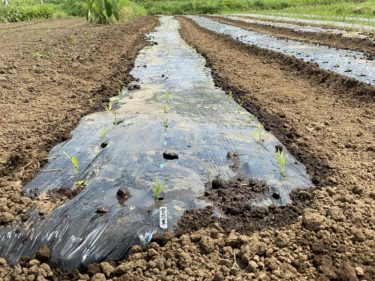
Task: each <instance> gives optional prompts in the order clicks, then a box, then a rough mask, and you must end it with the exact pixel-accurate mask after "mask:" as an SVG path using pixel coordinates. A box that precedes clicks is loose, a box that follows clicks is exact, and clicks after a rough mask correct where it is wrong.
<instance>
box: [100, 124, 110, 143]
mask: <svg viewBox="0 0 375 281" xmlns="http://www.w3.org/2000/svg"><path fill="white" fill-rule="evenodd" d="M108 132H109V127H107V128H105V129H104V130H103V131H102V132H101V134H100V137H101V142H102V143H103V142H104V141H105V139H106V137H107V135H108Z"/></svg>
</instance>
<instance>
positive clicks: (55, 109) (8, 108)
mask: <svg viewBox="0 0 375 281" xmlns="http://www.w3.org/2000/svg"><path fill="white" fill-rule="evenodd" d="M157 24H158V20H157V19H156V18H154V17H144V18H140V19H137V20H133V21H130V22H127V23H120V24H113V25H104V26H100V25H90V24H88V23H86V22H85V20H83V19H69V20H49V21H36V22H29V23H17V24H0V38H1V40H0V49H1V53H0V88H1V91H0V115H1V122H0V202H1V204H0V225H1V224H8V223H11V222H13V221H16V220H19V219H24V218H26V211H27V210H28V209H29V207H31V206H32V205H34V204H36V206H37V207H38V208H39V210H40V213H41V214H44V213H47V212H49V211H50V210H51V209H52V208H54V207H55V206H56V205H58V204H59V203H60V202H61V201H63V197H64V196H58V198H55V199H56V200H49V198H48V197H49V196H47V197H43V198H34V199H31V198H29V197H26V196H24V195H23V194H22V186H23V184H24V183H25V182H27V181H28V180H29V179H30V178H31V177H32V176H33V175H34V174H35V173H36V172H37V171H39V170H40V169H41V168H42V167H43V165H44V164H45V163H46V160H47V157H48V151H49V149H51V148H52V147H53V146H54V145H55V144H57V143H58V142H61V141H64V140H66V139H68V138H69V137H70V136H69V133H70V131H71V130H72V129H73V128H74V127H75V126H76V125H77V123H78V122H79V120H80V118H81V117H82V116H84V115H86V114H88V113H90V112H92V111H95V110H98V109H101V108H102V105H103V103H104V102H106V101H108V98H109V97H110V96H113V95H115V94H116V93H117V91H118V90H119V89H120V87H122V86H124V85H125V84H126V83H128V82H130V81H131V80H132V78H131V76H130V75H129V71H130V70H131V69H132V66H133V61H134V59H135V57H136V56H137V54H138V51H139V50H141V49H142V48H143V47H144V46H145V45H146V40H145V38H144V36H145V34H147V33H148V32H150V31H151V30H152V29H153V28H154V27H155V26H156V25H157Z"/></svg>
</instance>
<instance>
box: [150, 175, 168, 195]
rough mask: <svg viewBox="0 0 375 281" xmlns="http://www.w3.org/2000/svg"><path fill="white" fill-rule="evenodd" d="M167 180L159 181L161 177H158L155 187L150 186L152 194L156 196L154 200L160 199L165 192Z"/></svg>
mask: <svg viewBox="0 0 375 281" xmlns="http://www.w3.org/2000/svg"><path fill="white" fill-rule="evenodd" d="M164 185H165V179H164V180H163V181H161V182H160V181H159V177H158V176H156V178H155V185H153V184H150V188H151V191H152V194H153V195H154V200H155V201H157V200H158V199H159V195H160V193H161V192H162V191H163V190H164Z"/></svg>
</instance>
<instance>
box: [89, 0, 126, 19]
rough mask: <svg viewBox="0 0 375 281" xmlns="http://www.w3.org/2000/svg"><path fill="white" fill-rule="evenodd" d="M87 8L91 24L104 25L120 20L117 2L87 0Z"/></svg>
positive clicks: (110, 0)
mask: <svg viewBox="0 0 375 281" xmlns="http://www.w3.org/2000/svg"><path fill="white" fill-rule="evenodd" d="M86 8H87V15H86V18H87V20H88V21H89V22H95V23H101V24H103V23H108V22H111V21H112V20H113V19H115V20H119V18H120V14H119V12H120V9H119V6H118V3H117V0H86Z"/></svg>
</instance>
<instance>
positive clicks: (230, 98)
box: [228, 91, 233, 101]
mask: <svg viewBox="0 0 375 281" xmlns="http://www.w3.org/2000/svg"><path fill="white" fill-rule="evenodd" d="M232 99H233V93H232V91H229V92H228V101H231V100H232Z"/></svg>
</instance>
